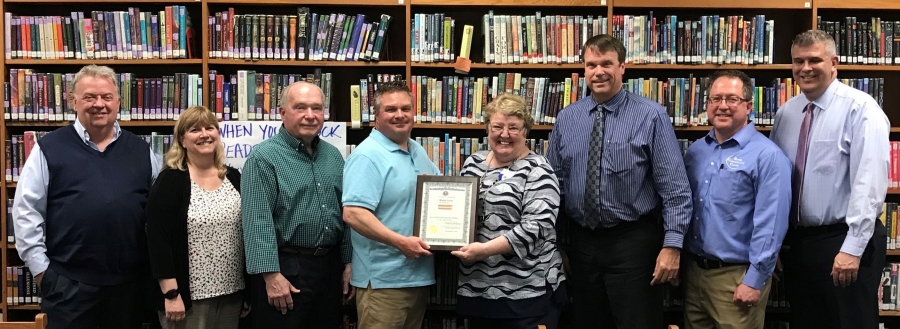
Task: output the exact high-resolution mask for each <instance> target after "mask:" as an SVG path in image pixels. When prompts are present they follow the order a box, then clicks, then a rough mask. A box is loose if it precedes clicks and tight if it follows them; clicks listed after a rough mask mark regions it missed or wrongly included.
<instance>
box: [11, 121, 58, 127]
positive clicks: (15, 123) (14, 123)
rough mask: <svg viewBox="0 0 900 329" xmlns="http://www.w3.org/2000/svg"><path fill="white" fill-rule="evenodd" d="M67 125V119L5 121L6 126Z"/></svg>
mask: <svg viewBox="0 0 900 329" xmlns="http://www.w3.org/2000/svg"><path fill="white" fill-rule="evenodd" d="M68 125H69V122H68V121H6V126H7V127H34V126H41V127H62V126H68Z"/></svg>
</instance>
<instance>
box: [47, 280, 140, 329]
mask: <svg viewBox="0 0 900 329" xmlns="http://www.w3.org/2000/svg"><path fill="white" fill-rule="evenodd" d="M144 283H145V282H144V281H139V280H135V281H132V282H127V283H123V284H119V285H114V286H94V285H89V284H86V283H82V282H78V281H75V280H72V279H69V278H66V277H64V276H61V275H59V273H56V271H54V270H52V269H50V268H48V269H47V271H45V272H44V277H43V278H42V279H41V292H42V295H41V312H43V313H47V322H48V323H47V328H48V329H63V328H67V329H80V328H91V329H97V328H98V327H99V328H100V329H107V328H108V329H140V328H141V323H142V320H143V319H144V318H145V314H144V313H143V311H145V310H144V306H146V305H145V300H146V298H141V297H140V296H142V295H141V293H142V292H143V291H142V289H143V288H144V287H145V286H146V285H145V284H144Z"/></svg>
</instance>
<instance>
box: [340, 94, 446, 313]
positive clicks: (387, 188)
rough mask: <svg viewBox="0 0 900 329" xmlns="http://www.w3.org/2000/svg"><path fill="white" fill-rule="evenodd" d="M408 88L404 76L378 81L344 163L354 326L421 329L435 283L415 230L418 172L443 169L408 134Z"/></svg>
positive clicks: (424, 246) (429, 259) (429, 260)
mask: <svg viewBox="0 0 900 329" xmlns="http://www.w3.org/2000/svg"><path fill="white" fill-rule="evenodd" d="M414 122H415V121H414V113H413V109H412V94H411V93H410V91H409V88H408V87H407V86H406V85H405V84H403V83H401V82H388V83H384V84H381V85H379V87H378V92H376V93H375V129H373V130H372V133H371V134H370V135H369V137H368V138H366V140H364V141H363V142H362V143H361V144H359V146H358V147H356V149H355V150H354V151H353V153H352V154H351V155H350V157H349V158H348V159H347V163H346V164H345V165H344V191H343V193H344V194H343V199H342V201H343V204H344V221H345V222H347V224H348V225H350V227H351V228H353V232H352V235H351V241H352V243H353V258H352V259H353V260H352V264H353V265H352V269H351V272H352V274H351V278H350V284H352V285H353V286H355V287H357V289H358V290H357V293H356V310H357V314H358V316H359V327H360V328H366V329H400V328H402V329H419V328H421V327H422V321H423V317H424V316H425V309H426V306H427V302H428V291H429V289H428V286H430V285H432V284H434V282H435V280H434V258H433V257H431V252H429V251H428V249H429V246H428V244H426V243H425V242H424V241H422V240H421V239H419V238H418V237H415V236H412V235H413V221H414V218H415V208H416V207H415V202H416V177H417V176H418V175H440V172H439V171H438V168H437V166H435V165H434V163H432V162H431V161H430V160H429V159H428V156H427V154H426V153H425V149H424V148H422V146H421V145H419V144H418V143H416V142H415V141H414V140H412V139H410V134H411V131H412V128H413V124H414Z"/></svg>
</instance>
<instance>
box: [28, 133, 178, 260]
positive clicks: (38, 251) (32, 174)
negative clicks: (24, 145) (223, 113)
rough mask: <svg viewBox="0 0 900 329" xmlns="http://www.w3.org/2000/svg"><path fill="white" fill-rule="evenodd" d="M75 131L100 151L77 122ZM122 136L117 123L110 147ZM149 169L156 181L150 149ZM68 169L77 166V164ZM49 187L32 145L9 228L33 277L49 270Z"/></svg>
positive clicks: (38, 150) (155, 158) (40, 157)
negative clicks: (46, 232) (46, 226)
mask: <svg viewBox="0 0 900 329" xmlns="http://www.w3.org/2000/svg"><path fill="white" fill-rule="evenodd" d="M73 125H74V127H73V128H75V131H76V132H77V133H78V135H79V136H82V138H83V140H84V144H85V145H88V146H90V147H91V148H92V149H94V150H96V151H98V152H99V151H100V148H99V147H98V146H97V144H95V143H94V142H92V141H91V136H90V134H89V133H88V131H87V130H86V129H85V128H84V125H82V124H81V121H78V120H75V122H74V123H73ZM121 134H122V128H121V127H119V122H118V121H116V122H115V123H113V138H112V141H110V143H113V142H115V141H116V140H117V139H119V136H120V135H121ZM147 149H148V150H149V152H150V168H151V169H152V173H151V178H152V180H153V181H155V180H156V176H157V175H158V174H159V171H160V168H161V166H162V158H161V157H160V156H159V155H158V154H156V153H155V152H153V150H152V149H150V145H149V144H148V145H147ZM72 165H75V166H77V165H78V164H77V163H73V164H72ZM49 185H50V170H49V169H48V168H47V159H46V158H45V157H44V153H43V152H41V147H40V144H38V143H34V147H33V148H32V149H31V155H30V156H29V157H28V159H26V160H25V164H24V165H23V166H22V173H21V174H20V175H19V183H18V186H17V187H16V195H15V199H14V201H13V209H12V216H13V221H12V224H13V226H14V229H13V230H14V231H15V235H16V250H17V251H18V252H19V257H20V258H21V259H22V260H23V261H25V265H26V266H28V268H29V269H30V270H31V273H34V274H35V275H37V274H39V273H43V272H44V271H45V270H47V267H48V266H50V259H49V258H47V255H46V253H47V245H46V244H45V243H44V227H43V223H44V218H45V217H46V215H47V189H48V187H49Z"/></svg>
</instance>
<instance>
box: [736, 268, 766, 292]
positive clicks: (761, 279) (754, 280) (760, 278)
mask: <svg viewBox="0 0 900 329" xmlns="http://www.w3.org/2000/svg"><path fill="white" fill-rule="evenodd" d="M768 279H769V275H768V274H765V273H762V272H760V271H759V269H757V268H756V266H755V265H750V268H748V269H747V274H745V275H744V280H742V281H741V283H743V284H745V285H747V286H749V287H750V288H753V289H756V290H759V291H762V290H763V288H764V286H765V284H766V280H768Z"/></svg>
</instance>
